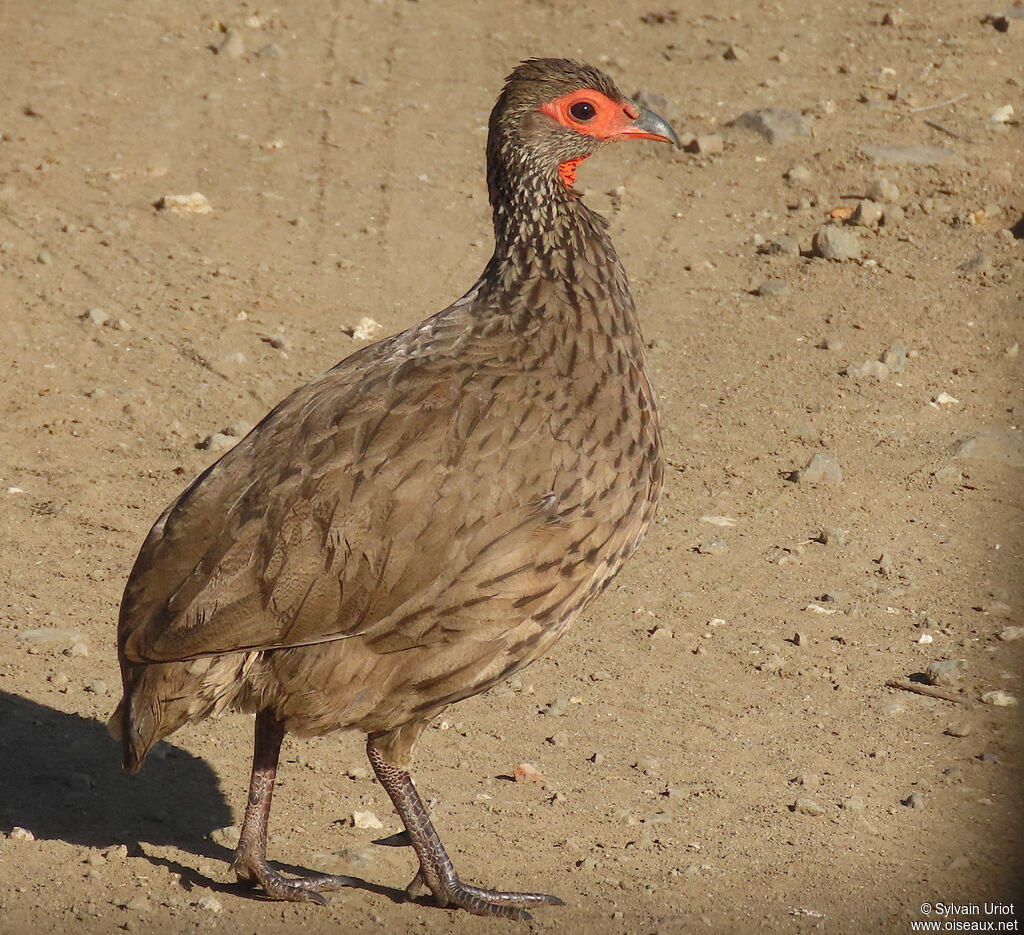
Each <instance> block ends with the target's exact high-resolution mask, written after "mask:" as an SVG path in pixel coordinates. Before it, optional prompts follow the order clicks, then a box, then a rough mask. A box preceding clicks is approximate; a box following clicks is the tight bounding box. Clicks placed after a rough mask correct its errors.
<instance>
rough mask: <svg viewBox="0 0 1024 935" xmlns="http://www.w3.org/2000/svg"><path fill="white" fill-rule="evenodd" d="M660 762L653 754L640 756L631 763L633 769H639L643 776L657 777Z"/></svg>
mask: <svg viewBox="0 0 1024 935" xmlns="http://www.w3.org/2000/svg"><path fill="white" fill-rule="evenodd" d="M660 767H661V763H660V762H659V761H658V760H657V759H656V758H655V757H653V756H645V757H641V758H640V759H639V760H637V761H636V762H635V763H634V764H633V769H636V770H639V771H640V772H641V773H643V774H644V775H645V776H652V777H657V775H658V770H659V768H660Z"/></svg>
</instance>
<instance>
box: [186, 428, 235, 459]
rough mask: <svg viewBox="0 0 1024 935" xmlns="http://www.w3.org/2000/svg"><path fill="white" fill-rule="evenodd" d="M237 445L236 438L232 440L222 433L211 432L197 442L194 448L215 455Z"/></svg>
mask: <svg viewBox="0 0 1024 935" xmlns="http://www.w3.org/2000/svg"><path fill="white" fill-rule="evenodd" d="M237 443H238V439H237V438H232V437H231V436H230V435H225V434H224V433H223V432H213V433H211V434H210V435H207V436H206V438H204V439H203V440H202V441H201V442H199V443H198V444H197V445H196V448H198V449H199V450H200V451H211V452H213V453H214V454H217V453H219V452H222V451H227V450H229V449H230V448H234V447H235V445H236V444H237Z"/></svg>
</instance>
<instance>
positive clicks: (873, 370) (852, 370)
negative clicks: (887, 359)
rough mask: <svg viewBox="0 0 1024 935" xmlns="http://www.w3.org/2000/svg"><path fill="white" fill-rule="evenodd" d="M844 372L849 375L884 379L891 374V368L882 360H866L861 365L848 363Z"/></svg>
mask: <svg viewBox="0 0 1024 935" xmlns="http://www.w3.org/2000/svg"><path fill="white" fill-rule="evenodd" d="M843 373H845V374H846V376H848V377H854V378H865V379H873V380H884V379H886V378H887V377H888V376H889V368H888V367H887V366H886V365H885V364H883V363H882V361H880V360H866V361H864V363H862V364H859V365H856V364H850V365H848V366H847V367H845V368H844V369H843Z"/></svg>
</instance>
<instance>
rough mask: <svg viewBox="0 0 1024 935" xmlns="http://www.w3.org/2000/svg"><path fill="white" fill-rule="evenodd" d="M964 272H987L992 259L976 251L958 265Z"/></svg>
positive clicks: (990, 267) (990, 269)
mask: <svg viewBox="0 0 1024 935" xmlns="http://www.w3.org/2000/svg"><path fill="white" fill-rule="evenodd" d="M958 268H959V269H961V270H963V271H964V272H965V273H989V272H991V271H992V261H991V260H990V259H989V258H988V257H987V256H986V255H985V254H984V253H976V254H974V256H972V257H971V258H970V259H969V260H964V262H963V263H961V264H960V266H959V267H958Z"/></svg>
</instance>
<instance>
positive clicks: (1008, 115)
mask: <svg viewBox="0 0 1024 935" xmlns="http://www.w3.org/2000/svg"><path fill="white" fill-rule="evenodd" d="M1011 120H1013V105H1012V104H1003V106H1002V107H997V108H996V109H995V110H994V111H992V113H991V115H990V116H989V118H988V122H989V123H1009V122H1010V121H1011Z"/></svg>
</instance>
